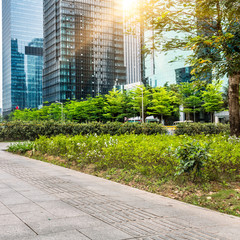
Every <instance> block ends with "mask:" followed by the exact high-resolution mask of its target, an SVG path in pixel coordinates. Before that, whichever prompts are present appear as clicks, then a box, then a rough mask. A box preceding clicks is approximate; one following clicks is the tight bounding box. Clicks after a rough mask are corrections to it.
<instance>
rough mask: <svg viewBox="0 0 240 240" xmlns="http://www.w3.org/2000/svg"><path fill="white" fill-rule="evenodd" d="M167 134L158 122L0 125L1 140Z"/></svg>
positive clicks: (19, 122) (19, 123) (45, 122)
mask: <svg viewBox="0 0 240 240" xmlns="http://www.w3.org/2000/svg"><path fill="white" fill-rule="evenodd" d="M131 133H134V134H137V135H138V134H145V135H152V134H165V133H167V128H165V127H164V126H163V125H161V124H156V123H144V124H137V123H120V122H108V123H99V122H91V123H81V124H78V123H73V122H67V123H63V124H62V123H60V122H54V121H42V122H22V121H13V122H8V123H2V124H1V125H0V141H26V140H30V141H33V140H35V139H37V138H39V136H40V135H43V136H47V137H51V136H56V135H59V134H63V135H78V134H81V135H87V134H97V135H101V134H110V135H120V134H131Z"/></svg>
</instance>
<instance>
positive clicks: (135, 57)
mask: <svg viewBox="0 0 240 240" xmlns="http://www.w3.org/2000/svg"><path fill="white" fill-rule="evenodd" d="M123 9H124V63H125V67H126V77H127V78H126V84H127V85H129V86H132V85H134V84H141V83H142V36H143V35H142V28H141V24H140V23H139V21H138V18H139V16H140V1H139V0H135V1H132V2H130V3H127V4H126V6H125V5H124V6H123Z"/></svg>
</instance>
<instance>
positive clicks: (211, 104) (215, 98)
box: [202, 83, 223, 122]
mask: <svg viewBox="0 0 240 240" xmlns="http://www.w3.org/2000/svg"><path fill="white" fill-rule="evenodd" d="M220 88H221V84H220V83H215V84H208V85H207V87H206V90H204V91H202V98H203V101H204V104H203V105H202V107H203V108H204V110H205V111H206V112H210V113H212V122H213V113H214V112H220V111H222V110H223V97H222V93H221V91H220Z"/></svg>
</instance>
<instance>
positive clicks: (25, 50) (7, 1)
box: [2, 0, 43, 115]
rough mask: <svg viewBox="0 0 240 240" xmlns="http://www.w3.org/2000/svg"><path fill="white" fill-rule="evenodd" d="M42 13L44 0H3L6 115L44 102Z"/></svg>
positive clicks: (4, 111) (4, 105)
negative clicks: (42, 96) (17, 109)
mask: <svg viewBox="0 0 240 240" xmlns="http://www.w3.org/2000/svg"><path fill="white" fill-rule="evenodd" d="M42 15H43V10H42V1H41V0H31V1H29V0H21V1H19V0H3V1H2V20H3V21H2V37H3V41H2V43H3V114H4V115H6V114H8V113H10V112H11V111H12V110H14V109H16V108H20V109H23V108H35V107H38V106H39V105H41V104H42V98H41V94H42V93H41V91H42V85H41V84H42V68H43V62H42V59H43V56H42V55H43V53H42V52H43V49H42V47H43V40H42V38H43V30H42V28H43V17H42ZM36 96H37V97H36Z"/></svg>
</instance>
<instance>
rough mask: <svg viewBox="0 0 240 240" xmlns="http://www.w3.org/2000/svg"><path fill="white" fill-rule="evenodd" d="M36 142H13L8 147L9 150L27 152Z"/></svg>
mask: <svg viewBox="0 0 240 240" xmlns="http://www.w3.org/2000/svg"><path fill="white" fill-rule="evenodd" d="M34 145H35V144H34V142H29V141H28V142H22V143H13V144H10V146H9V147H8V151H9V152H13V153H26V152H27V151H30V150H33V149H34Z"/></svg>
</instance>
